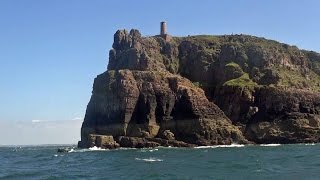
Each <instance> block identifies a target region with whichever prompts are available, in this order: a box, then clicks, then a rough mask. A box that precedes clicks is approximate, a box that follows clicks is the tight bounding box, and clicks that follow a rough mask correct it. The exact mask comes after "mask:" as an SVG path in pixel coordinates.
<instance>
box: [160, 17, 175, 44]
mask: <svg viewBox="0 0 320 180" xmlns="http://www.w3.org/2000/svg"><path fill="white" fill-rule="evenodd" d="M160 36H161V37H162V38H163V39H164V40H166V41H170V40H171V38H172V37H171V36H170V35H169V34H167V23H166V22H165V21H162V22H160Z"/></svg>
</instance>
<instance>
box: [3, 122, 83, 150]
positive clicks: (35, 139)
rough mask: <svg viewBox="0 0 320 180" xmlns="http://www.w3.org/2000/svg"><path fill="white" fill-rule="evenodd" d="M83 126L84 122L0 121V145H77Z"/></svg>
mask: <svg viewBox="0 0 320 180" xmlns="http://www.w3.org/2000/svg"><path fill="white" fill-rule="evenodd" d="M81 124H82V120H74V121H70V120H61V121H59V120H57V121H49V120H40V119H34V120H32V121H31V122H30V121H0V127H1V131H0V137H2V138H0V145H33V144H76V143H77V142H78V140H80V128H81ZM4 137H5V138H4Z"/></svg>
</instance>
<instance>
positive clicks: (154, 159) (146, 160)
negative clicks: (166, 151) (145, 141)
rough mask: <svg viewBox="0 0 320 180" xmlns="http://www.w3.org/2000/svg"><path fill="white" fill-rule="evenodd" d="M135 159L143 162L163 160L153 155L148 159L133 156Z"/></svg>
mask: <svg viewBox="0 0 320 180" xmlns="http://www.w3.org/2000/svg"><path fill="white" fill-rule="evenodd" d="M135 160H137V161H145V162H161V161H163V159H157V158H154V157H150V158H148V159H146V158H135Z"/></svg>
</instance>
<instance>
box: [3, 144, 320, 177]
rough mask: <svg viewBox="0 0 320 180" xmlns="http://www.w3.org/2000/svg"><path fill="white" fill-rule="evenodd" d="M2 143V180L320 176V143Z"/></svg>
mask: <svg viewBox="0 0 320 180" xmlns="http://www.w3.org/2000/svg"><path fill="white" fill-rule="evenodd" d="M58 147H61V146H24V147H0V179H288V178H290V179H320V144H308V145H305V144H298V145H280V146H242V147H237V146H236V147H211V148H198V149H195V148H153V149H120V150H94V149H93V150H77V149H75V150H73V151H71V152H69V153H57V148H58Z"/></svg>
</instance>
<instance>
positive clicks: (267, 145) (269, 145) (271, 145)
mask: <svg viewBox="0 0 320 180" xmlns="http://www.w3.org/2000/svg"><path fill="white" fill-rule="evenodd" d="M260 146H266V147H274V146H281V144H260Z"/></svg>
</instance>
